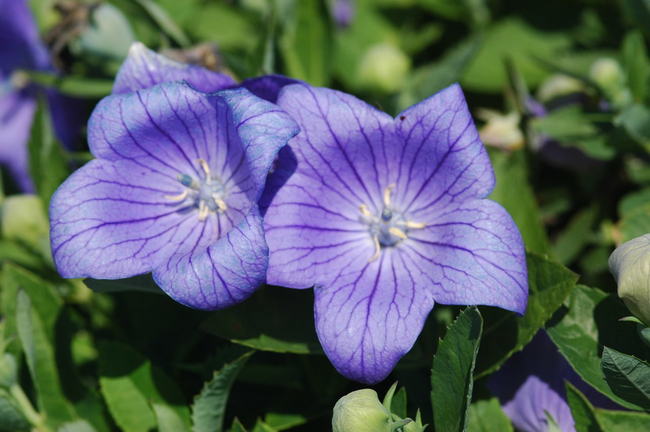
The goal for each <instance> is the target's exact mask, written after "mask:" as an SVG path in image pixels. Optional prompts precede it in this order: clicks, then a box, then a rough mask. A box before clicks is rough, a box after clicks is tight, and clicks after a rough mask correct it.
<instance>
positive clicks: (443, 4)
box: [416, 0, 467, 21]
mask: <svg viewBox="0 0 650 432" xmlns="http://www.w3.org/2000/svg"><path fill="white" fill-rule="evenodd" d="M416 2H417V4H418V5H420V6H422V7H423V8H426V9H428V10H430V11H431V12H433V13H435V14H438V15H440V16H441V17H444V18H447V19H451V20H457V21H460V20H462V19H464V18H466V16H467V9H466V6H465V2H455V1H446V0H416Z"/></svg>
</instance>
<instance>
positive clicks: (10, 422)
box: [0, 389, 31, 432]
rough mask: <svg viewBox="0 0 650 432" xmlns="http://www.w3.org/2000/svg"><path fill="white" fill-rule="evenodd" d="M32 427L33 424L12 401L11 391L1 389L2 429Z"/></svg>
mask: <svg viewBox="0 0 650 432" xmlns="http://www.w3.org/2000/svg"><path fill="white" fill-rule="evenodd" d="M30 429H31V425H30V424H29V422H28V421H27V420H26V419H25V417H23V415H22V414H21V412H20V409H19V408H18V407H17V406H16V405H15V404H14V403H13V402H12V400H11V398H10V396H9V393H7V392H6V391H4V390H2V389H0V430H8V431H16V432H18V431H28V430H30Z"/></svg>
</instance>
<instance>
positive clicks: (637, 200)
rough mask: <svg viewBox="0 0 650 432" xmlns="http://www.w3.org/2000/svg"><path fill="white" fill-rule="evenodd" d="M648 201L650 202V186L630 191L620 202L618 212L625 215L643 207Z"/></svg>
mask: <svg viewBox="0 0 650 432" xmlns="http://www.w3.org/2000/svg"><path fill="white" fill-rule="evenodd" d="M648 202H650V188H644V189H641V190H638V191H635V192H632V193H629V194H627V195H625V196H624V197H623V199H621V200H620V201H619V202H618V214H619V215H621V216H622V217H625V215H626V214H627V213H631V212H633V211H635V210H636V209H637V208H639V207H643V205H645V204H646V203H648Z"/></svg>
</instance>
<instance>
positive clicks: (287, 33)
mask: <svg viewBox="0 0 650 432" xmlns="http://www.w3.org/2000/svg"><path fill="white" fill-rule="evenodd" d="M295 8H296V9H295V13H296V15H295V18H294V19H293V20H292V21H293V22H292V24H293V25H288V26H286V27H285V29H284V32H283V34H282V35H281V36H280V39H279V44H278V45H279V48H280V52H281V53H282V58H283V60H284V62H285V67H286V70H287V75H289V76H291V77H293V78H297V79H300V80H303V81H306V82H308V83H310V84H312V85H314V86H324V85H327V84H328V83H329V76H330V63H331V60H330V48H329V47H330V46H331V41H330V35H329V33H328V30H327V24H326V22H325V20H324V17H326V16H327V15H326V14H325V13H324V11H323V10H322V6H321V3H320V2H318V1H300V2H296V6H295Z"/></svg>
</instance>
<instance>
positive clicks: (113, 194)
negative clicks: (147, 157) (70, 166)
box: [50, 160, 218, 279]
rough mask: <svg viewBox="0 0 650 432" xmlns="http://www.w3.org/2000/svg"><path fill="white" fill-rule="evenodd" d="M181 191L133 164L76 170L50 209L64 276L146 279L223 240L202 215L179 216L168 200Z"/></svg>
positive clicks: (103, 164)
mask: <svg viewBox="0 0 650 432" xmlns="http://www.w3.org/2000/svg"><path fill="white" fill-rule="evenodd" d="M177 189H178V182H177V181H176V179H175V178H174V177H173V176H169V175H166V174H165V173H161V172H157V171H155V170H152V169H150V168H148V167H147V166H146V165H144V164H139V163H137V162H136V161H131V160H117V161H114V162H110V161H103V160H94V161H91V162H90V163H88V164H86V165H85V166H84V167H82V168H81V169H79V170H77V171H76V172H75V173H74V174H73V175H72V176H71V177H70V178H68V180H66V181H65V182H64V183H63V185H62V186H61V187H60V188H59V189H58V190H57V191H56V193H55V194H54V196H53V197H52V201H51V203H50V219H51V223H52V228H51V242H52V254H53V256H54V262H55V263H56V265H57V269H58V271H59V273H60V274H61V276H63V277H67V278H73V277H93V278H98V279H120V278H125V277H130V276H134V275H137V274H142V273H147V272H149V271H151V270H152V269H153V268H154V267H156V266H158V265H160V263H161V262H162V261H164V260H166V259H168V258H169V256H171V255H172V254H173V253H174V251H175V250H177V249H186V250H187V249H189V247H193V246H194V245H195V243H196V242H197V241H198V240H199V238H202V239H204V243H205V240H206V239H209V238H210V237H211V236H212V235H215V234H218V232H215V229H214V227H213V225H211V224H201V225H204V226H203V227H202V228H199V221H198V218H197V216H196V213H194V212H185V213H183V212H179V211H178V208H177V207H176V206H175V205H174V204H176V203H174V202H172V201H170V200H165V199H164V196H165V195H175V194H177V192H178V191H177ZM204 230H205V231H207V232H204ZM200 234H202V235H201V236H200V237H199V235H200ZM185 244H187V245H188V246H186V247H184V248H183V246H184V245H185Z"/></svg>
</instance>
